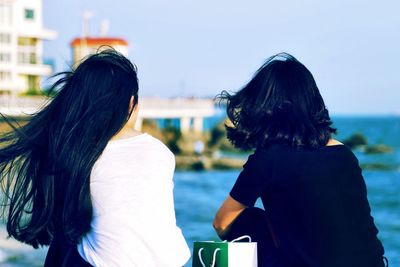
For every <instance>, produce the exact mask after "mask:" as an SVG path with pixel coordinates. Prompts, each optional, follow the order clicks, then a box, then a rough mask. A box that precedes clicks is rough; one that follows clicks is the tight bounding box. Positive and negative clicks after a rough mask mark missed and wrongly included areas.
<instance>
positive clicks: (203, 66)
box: [43, 0, 400, 114]
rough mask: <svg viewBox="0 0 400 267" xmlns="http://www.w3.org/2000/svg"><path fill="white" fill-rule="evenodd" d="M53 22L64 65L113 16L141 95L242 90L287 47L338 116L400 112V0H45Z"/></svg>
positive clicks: (50, 52)
mask: <svg viewBox="0 0 400 267" xmlns="http://www.w3.org/2000/svg"><path fill="white" fill-rule="evenodd" d="M43 9H44V23H45V26H46V27H47V28H50V29H54V30H56V31H57V32H58V34H59V36H58V38H57V39H56V40H54V41H50V42H46V44H45V57H46V58H52V59H54V60H55V62H56V66H57V70H58V71H61V70H63V69H65V68H66V66H67V63H68V62H70V60H71V59H70V58H71V50H70V47H69V43H70V42H71V40H72V39H73V38H74V37H77V36H79V35H81V18H82V13H83V12H84V11H85V10H90V11H92V12H93V13H94V17H93V19H92V20H91V21H90V32H91V34H92V35H96V34H98V33H99V30H100V22H101V21H102V20H104V19H107V20H109V21H110V30H109V35H110V36H115V37H124V38H125V39H127V40H128V41H129V43H130V58H131V59H132V60H133V61H134V62H135V63H136V64H137V65H138V68H139V79H140V90H141V92H140V93H141V95H144V96H145V95H147V96H150V95H159V96H170V97H174V96H215V95H216V94H218V93H219V92H220V91H221V90H223V89H226V90H231V91H236V90H238V89H240V87H241V86H243V85H244V83H246V82H247V81H248V80H249V79H250V78H251V76H252V75H253V73H254V72H255V71H256V70H257V68H258V67H259V66H260V65H261V64H262V63H263V61H264V60H265V59H266V58H268V57H269V56H271V55H273V54H275V53H277V52H281V51H285V52H289V53H291V54H293V55H294V56H295V57H297V58H298V59H299V60H300V61H302V62H303V63H304V64H305V65H306V66H307V67H308V68H309V69H310V70H311V72H312V73H313V74H314V77H315V79H316V81H317V84H318V86H319V88H320V91H321V93H322V95H323V97H324V99H325V102H326V104H327V106H328V109H329V110H330V111H331V113H333V114H377V113H379V114H393V113H395V114H400V73H399V69H400V68H399V64H400V16H399V15H398V11H399V10H400V3H399V2H398V1H395V0H393V1H385V0H383V1H365V0H364V1H360V0H354V1H343V0H337V1H320V0H318V1H317V0H315V1H314V0H307V1H301V0H293V1H289V0H281V1H270V0H264V1H262V0H254V1H252V0H249V1H235V0H230V1H228V0H219V1H216V0H202V1H183V0H170V1H161V0H159V1H151V0H147V1H146V0H141V1H133V0H117V1H106V0H96V1H94V0H68V1H61V0H43Z"/></svg>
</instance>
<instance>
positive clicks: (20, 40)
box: [0, 0, 57, 93]
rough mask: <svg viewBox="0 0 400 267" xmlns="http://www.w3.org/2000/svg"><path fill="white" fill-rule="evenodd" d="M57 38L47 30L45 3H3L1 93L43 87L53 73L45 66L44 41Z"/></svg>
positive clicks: (0, 9) (31, 0)
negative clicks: (44, 13)
mask: <svg viewBox="0 0 400 267" xmlns="http://www.w3.org/2000/svg"><path fill="white" fill-rule="evenodd" d="M56 36H57V33H56V32H55V31H52V30H47V29H44V28H43V19H42V0H0V93H18V92H22V91H27V90H37V89H38V88H39V87H40V77H41V76H44V75H49V74H51V71H52V69H51V67H50V66H48V65H45V64H43V60H42V56H43V40H51V39H54V38H55V37H56Z"/></svg>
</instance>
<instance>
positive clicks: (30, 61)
mask: <svg viewBox="0 0 400 267" xmlns="http://www.w3.org/2000/svg"><path fill="white" fill-rule="evenodd" d="M36 50H37V49H36V47H35V46H18V60H17V72H18V74H25V75H38V76H45V75H50V74H51V73H52V68H51V66H49V65H45V64H43V63H42V57H41V55H39V54H37V53H36Z"/></svg>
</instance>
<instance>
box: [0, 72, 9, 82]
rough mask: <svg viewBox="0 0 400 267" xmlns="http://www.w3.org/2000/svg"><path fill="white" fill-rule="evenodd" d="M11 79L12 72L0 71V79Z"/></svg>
mask: <svg viewBox="0 0 400 267" xmlns="http://www.w3.org/2000/svg"><path fill="white" fill-rule="evenodd" d="M9 80H11V72H9V71H0V81H9Z"/></svg>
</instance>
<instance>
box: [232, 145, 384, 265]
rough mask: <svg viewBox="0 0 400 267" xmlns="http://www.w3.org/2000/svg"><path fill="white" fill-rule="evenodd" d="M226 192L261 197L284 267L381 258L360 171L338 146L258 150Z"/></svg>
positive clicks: (243, 198) (248, 199) (246, 200)
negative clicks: (277, 240)
mask: <svg viewBox="0 0 400 267" xmlns="http://www.w3.org/2000/svg"><path fill="white" fill-rule="evenodd" d="M250 192H251V193H250ZM230 195H231V196H232V197H233V198H234V199H235V200H237V201H239V202H240V203H243V204H245V205H246V206H253V205H254V203H255V200H256V199H257V198H258V197H261V199H262V201H263V204H264V207H265V209H266V211H267V213H268V214H269V216H270V218H271V221H272V224H273V227H274V230H275V231H276V234H277V236H278V237H279V239H280V246H281V250H282V252H283V254H284V257H283V258H284V259H285V261H287V264H288V265H289V266H324V267H325V266H376V265H377V263H378V262H380V261H381V259H382V255H383V247H382V244H381V243H380V241H379V240H378V239H377V237H376V234H377V232H378V231H377V229H376V227H375V225H374V222H373V218H372V217H371V215H370V207H369V204H368V200H367V192H366V186H365V183H364V180H363V177H362V174H361V169H360V168H359V166H358V161H357V159H356V158H355V156H354V154H353V153H352V152H351V151H350V150H349V149H348V148H347V147H345V146H343V145H335V146H325V147H322V148H320V149H312V150H310V149H302V148H293V147H290V146H287V145H273V146H271V147H269V148H267V149H258V150H257V151H256V152H255V154H253V155H252V156H250V157H249V160H248V162H247V163H246V165H245V166H244V170H243V171H242V173H241V174H240V176H239V178H238V180H237V182H236V184H235V186H234V187H233V189H232V191H231V194H230Z"/></svg>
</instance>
